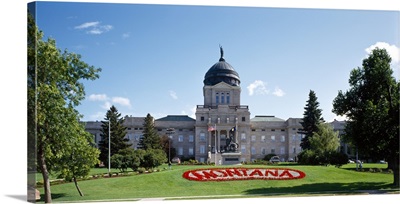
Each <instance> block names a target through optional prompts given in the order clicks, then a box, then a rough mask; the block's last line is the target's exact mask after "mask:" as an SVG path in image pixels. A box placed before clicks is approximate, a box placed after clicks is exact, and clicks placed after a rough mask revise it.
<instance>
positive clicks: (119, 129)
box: [99, 105, 132, 164]
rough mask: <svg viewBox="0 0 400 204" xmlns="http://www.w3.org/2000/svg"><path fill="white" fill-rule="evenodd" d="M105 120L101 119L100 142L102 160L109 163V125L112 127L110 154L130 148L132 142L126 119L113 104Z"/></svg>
mask: <svg viewBox="0 0 400 204" xmlns="http://www.w3.org/2000/svg"><path fill="white" fill-rule="evenodd" d="M104 120H105V121H101V123H102V124H101V127H102V130H101V132H102V133H101V141H100V142H99V149H100V161H103V162H104V164H108V140H109V138H108V137H109V136H108V134H109V131H108V130H109V128H108V127H109V125H110V127H111V129H110V141H111V150H110V156H112V155H114V154H116V153H118V152H119V151H120V150H124V149H126V148H129V147H130V146H131V145H132V144H130V143H129V139H128V138H126V134H127V132H126V127H125V126H124V121H125V119H124V118H122V117H121V113H118V110H117V108H116V107H115V106H114V105H113V106H111V107H110V109H109V110H108V111H107V113H106V117H105V118H104ZM109 122H110V124H109Z"/></svg>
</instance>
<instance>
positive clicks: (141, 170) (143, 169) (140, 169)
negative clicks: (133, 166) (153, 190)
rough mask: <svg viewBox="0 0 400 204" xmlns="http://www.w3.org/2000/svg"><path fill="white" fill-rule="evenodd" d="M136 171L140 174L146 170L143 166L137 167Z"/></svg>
mask: <svg viewBox="0 0 400 204" xmlns="http://www.w3.org/2000/svg"><path fill="white" fill-rule="evenodd" d="M137 171H138V172H139V173H140V174H142V173H144V172H146V169H145V168H143V167H139V168H138V169H137Z"/></svg>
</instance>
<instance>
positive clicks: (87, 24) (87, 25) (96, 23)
mask: <svg viewBox="0 0 400 204" xmlns="http://www.w3.org/2000/svg"><path fill="white" fill-rule="evenodd" d="M99 23H100V22H98V21H95V22H86V23H83V24H81V25H78V26H75V29H85V28H90V27H96V26H97V25H99Z"/></svg>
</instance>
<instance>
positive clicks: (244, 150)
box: [241, 145, 246, 154]
mask: <svg viewBox="0 0 400 204" xmlns="http://www.w3.org/2000/svg"><path fill="white" fill-rule="evenodd" d="M241 150H242V154H246V146H244V145H241Z"/></svg>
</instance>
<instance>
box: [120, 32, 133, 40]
mask: <svg viewBox="0 0 400 204" xmlns="http://www.w3.org/2000/svg"><path fill="white" fill-rule="evenodd" d="M130 36H131V34H130V33H123V34H122V38H123V39H126V38H129V37H130Z"/></svg>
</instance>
